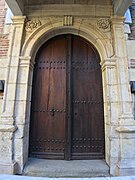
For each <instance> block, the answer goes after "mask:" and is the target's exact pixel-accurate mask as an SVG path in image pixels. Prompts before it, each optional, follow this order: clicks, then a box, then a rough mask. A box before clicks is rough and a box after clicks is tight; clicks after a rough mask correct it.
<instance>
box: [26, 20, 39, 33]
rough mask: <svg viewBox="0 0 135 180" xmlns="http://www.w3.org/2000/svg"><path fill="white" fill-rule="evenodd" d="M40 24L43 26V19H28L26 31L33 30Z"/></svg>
mask: <svg viewBox="0 0 135 180" xmlns="http://www.w3.org/2000/svg"><path fill="white" fill-rule="evenodd" d="M39 26H41V21H40V20H39V19H32V20H28V21H27V22H26V27H25V29H26V31H33V30H35V29H36V28H38V27H39Z"/></svg>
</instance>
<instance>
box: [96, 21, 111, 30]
mask: <svg viewBox="0 0 135 180" xmlns="http://www.w3.org/2000/svg"><path fill="white" fill-rule="evenodd" d="M97 27H98V28H99V29H101V30H102V31H104V32H107V31H110V20H109V19H105V18H104V19H99V20H98V21H97Z"/></svg>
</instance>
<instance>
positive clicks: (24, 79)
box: [14, 56, 33, 174]
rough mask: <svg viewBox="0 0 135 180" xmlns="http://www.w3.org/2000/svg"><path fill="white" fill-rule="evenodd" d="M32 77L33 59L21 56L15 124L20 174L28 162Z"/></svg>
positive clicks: (15, 140) (15, 154)
mask: <svg viewBox="0 0 135 180" xmlns="http://www.w3.org/2000/svg"><path fill="white" fill-rule="evenodd" d="M32 76H33V62H31V58H30V57H29V56H28V57H25V56H21V57H20V63H19V71H18V80H17V91H16V93H17V94H16V104H15V122H16V126H17V127H18V129H17V131H16V133H15V138H14V143H15V144H14V148H15V153H14V156H15V159H16V160H17V162H18V173H19V174H21V173H22V170H23V166H24V164H25V163H26V161H27V160H28V146H29V124H30V106H31V91H32Z"/></svg>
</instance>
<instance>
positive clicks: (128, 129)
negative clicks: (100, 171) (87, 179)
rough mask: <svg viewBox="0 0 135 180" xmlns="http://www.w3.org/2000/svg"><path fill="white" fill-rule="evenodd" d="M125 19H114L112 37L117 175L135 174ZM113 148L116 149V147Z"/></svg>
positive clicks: (133, 128)
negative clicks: (114, 59) (115, 95)
mask: <svg viewBox="0 0 135 180" xmlns="http://www.w3.org/2000/svg"><path fill="white" fill-rule="evenodd" d="M123 21H124V19H123V18H122V17H112V36H113V44H114V55H115V58H116V76H117V90H118V92H117V93H118V103H119V106H118V112H119V118H118V120H117V122H118V123H117V126H116V128H115V133H116V134H118V137H117V138H116V139H117V142H116V143H117V144H118V148H119V149H117V154H118V161H117V162H116V167H115V174H114V172H113V171H112V174H113V175H130V174H132V175H133V174H135V151H134V144H135V121H134V119H133V114H132V106H131V105H132V104H131V102H132V100H131V93H130V86H129V74H128V60H127V50H126V40H125V36H124V26H123ZM116 143H115V144H114V146H112V147H111V149H114V148H115V146H116ZM111 167H112V166H111Z"/></svg>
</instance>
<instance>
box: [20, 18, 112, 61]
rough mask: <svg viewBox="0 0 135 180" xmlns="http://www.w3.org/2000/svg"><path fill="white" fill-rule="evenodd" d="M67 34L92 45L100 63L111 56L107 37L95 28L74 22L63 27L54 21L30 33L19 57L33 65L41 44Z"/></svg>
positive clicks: (110, 45) (110, 47) (59, 22)
mask: <svg viewBox="0 0 135 180" xmlns="http://www.w3.org/2000/svg"><path fill="white" fill-rule="evenodd" d="M67 33H70V34H74V35H78V36H81V37H83V38H84V39H86V40H87V41H89V42H90V43H92V44H93V45H94V47H95V48H96V49H97V51H98V52H99V55H100V58H101V63H102V62H104V61H105V60H109V59H111V57H112V56H113V47H112V44H111V42H110V39H109V37H108V36H107V35H106V33H104V32H102V31H100V30H99V29H98V28H96V26H93V25H92V24H90V23H86V22H83V21H82V22H81V21H79V22H74V24H73V25H72V26H63V25H62V23H61V21H56V20H54V22H53V21H50V22H47V23H45V24H43V25H42V26H40V27H39V28H37V29H36V30H34V31H33V32H32V33H31V35H30V36H29V37H28V39H27V40H26V41H25V43H24V45H23V47H22V52H21V56H22V57H29V58H31V61H33V63H34V59H35V55H36V53H37V51H38V49H39V48H40V46H41V45H42V44H43V43H45V42H46V41H47V40H49V39H50V38H52V37H55V36H57V35H62V34H67Z"/></svg>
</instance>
